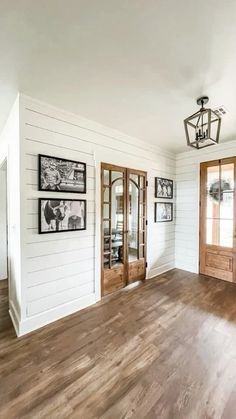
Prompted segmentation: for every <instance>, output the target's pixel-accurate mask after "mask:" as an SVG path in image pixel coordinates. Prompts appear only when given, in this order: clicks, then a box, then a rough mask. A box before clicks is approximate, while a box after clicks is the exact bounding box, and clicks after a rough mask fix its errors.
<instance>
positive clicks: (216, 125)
mask: <svg viewBox="0 0 236 419" xmlns="http://www.w3.org/2000/svg"><path fill="white" fill-rule="evenodd" d="M208 101H209V98H208V97H207V96H202V97H200V98H199V99H197V104H198V105H199V106H201V109H200V110H199V111H198V112H196V113H194V114H193V115H191V116H189V117H188V118H186V119H185V120H184V127H185V133H186V138H187V145H188V146H190V147H193V148H196V149H197V150H199V149H200V148H204V147H209V146H210V145H214V144H218V143H219V136H220V125H221V118H220V116H219V115H217V114H216V113H215V112H214V111H213V110H212V109H208V108H204V105H205V104H206V103H207V102H208Z"/></svg>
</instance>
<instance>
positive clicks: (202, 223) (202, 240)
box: [199, 156, 236, 282]
mask: <svg viewBox="0 0 236 419" xmlns="http://www.w3.org/2000/svg"><path fill="white" fill-rule="evenodd" d="M230 163H233V164H234V192H233V197H234V209H233V214H234V220H233V249H232V253H233V282H236V156H233V157H226V158H222V159H216V160H210V161H205V162H201V163H200V191H199V194H200V197H199V273H201V266H202V261H203V257H204V254H203V253H204V246H205V245H206V237H205V235H206V216H205V215H206V205H205V206H204V205H203V203H204V202H205V197H204V195H205V194H204V192H205V185H206V169H207V168H208V167H214V166H217V165H219V166H221V165H224V164H230ZM209 246H211V248H212V249H214V248H215V249H216V248H217V247H218V246H215V245H209ZM221 248H222V251H228V250H229V248H228V247H223V246H221Z"/></svg>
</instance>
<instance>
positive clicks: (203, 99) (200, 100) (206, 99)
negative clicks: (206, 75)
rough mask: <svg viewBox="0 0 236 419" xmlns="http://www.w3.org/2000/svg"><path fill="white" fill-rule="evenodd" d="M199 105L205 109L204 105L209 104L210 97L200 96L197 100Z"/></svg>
mask: <svg viewBox="0 0 236 419" xmlns="http://www.w3.org/2000/svg"><path fill="white" fill-rule="evenodd" d="M196 102H197V105H198V106H201V107H202V108H203V107H204V105H206V104H207V103H208V102H209V97H208V96H200V97H199V98H198V99H197V100H196Z"/></svg>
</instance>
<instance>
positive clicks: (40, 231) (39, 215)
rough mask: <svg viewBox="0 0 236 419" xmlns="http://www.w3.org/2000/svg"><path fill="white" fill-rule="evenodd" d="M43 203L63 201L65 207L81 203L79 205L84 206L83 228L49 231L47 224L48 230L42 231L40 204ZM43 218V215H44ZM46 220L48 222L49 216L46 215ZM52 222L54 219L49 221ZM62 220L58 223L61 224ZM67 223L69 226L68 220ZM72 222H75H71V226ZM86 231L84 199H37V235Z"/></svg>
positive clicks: (85, 204) (85, 203) (85, 205)
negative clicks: (67, 204)
mask: <svg viewBox="0 0 236 419" xmlns="http://www.w3.org/2000/svg"><path fill="white" fill-rule="evenodd" d="M43 201H45V202H48V201H57V202H58V201H60V202H63V201H64V202H65V205H66V203H68V202H81V203H83V205H84V208H83V210H84V214H83V226H82V227H80V228H67V229H56V228H55V229H52V230H51V229H50V227H49V224H48V229H47V230H44V231H43V229H42V202H43ZM45 205H46V204H45ZM54 208H55V207H54ZM50 209H51V208H50ZM64 210H65V209H64ZM65 211H66V210H65ZM44 216H45V213H44ZM62 216H63V215H62ZM47 218H48V221H49V219H50V214H48V216H47ZM64 219H65V217H64V218H63V220H64ZM52 220H55V219H51V221H52ZM63 220H61V219H59V221H61V222H62V221H63ZM48 221H46V217H45V222H46V223H48ZM67 221H68V224H69V218H68V220H67ZM77 221H79V220H77ZM73 222H75V220H71V225H73ZM55 223H56V220H55ZM86 229H87V201H86V200H85V199H61V198H39V199H38V233H39V234H50V233H67V232H70V231H82V230H86Z"/></svg>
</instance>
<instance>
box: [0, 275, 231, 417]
mask: <svg viewBox="0 0 236 419" xmlns="http://www.w3.org/2000/svg"><path fill="white" fill-rule="evenodd" d="M4 305H5V309H6V310H7V308H6V293H5V294H4V292H3V289H1V290H0V314H1V316H2V317H4V314H3V311H4V308H3V307H4ZM5 316H6V315H5ZM0 325H1V330H0V418H1V419H2V418H4V419H5V418H6V419H10V418H21V419H22V418H30V419H32V418H47V419H48V418H50V419H54V418H57V419H59V418H78V419H90V418H104V419H116V418H122V419H124V418H135V419H136V418H138V419H142V418H148V419H149V418H150V419H152V418H153V419H154V418H155V419H156V418H158V419H159V418H161V419H165V418H169V419H178V418H181V419H182V418H183V419H199V418H200V419H201V418H206V419H219V418H223V419H235V417H236V286H235V285H234V284H230V283H227V282H223V281H220V280H216V279H212V278H208V277H204V276H202V275H196V274H191V273H188V272H185V271H180V270H173V271H170V272H168V273H166V274H164V275H161V276H159V277H157V278H155V279H152V280H149V281H146V283H144V284H141V285H140V286H138V287H136V288H133V289H131V290H128V291H127V290H123V291H119V292H118V293H116V294H115V295H112V296H110V297H106V298H105V299H104V300H103V301H102V302H101V303H98V304H97V305H96V306H93V307H90V308H88V309H85V310H83V311H81V312H79V313H76V314H74V315H72V316H70V317H67V318H66V319H63V320H60V321H58V322H56V323H53V324H51V325H49V326H47V327H45V328H43V329H41V330H39V331H37V332H34V333H32V334H30V335H28V336H26V337H22V338H20V339H17V338H16V337H15V335H14V331H13V328H12V327H11V326H10V323H9V322H8V321H6V319H5V321H2V322H1V323H0Z"/></svg>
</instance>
